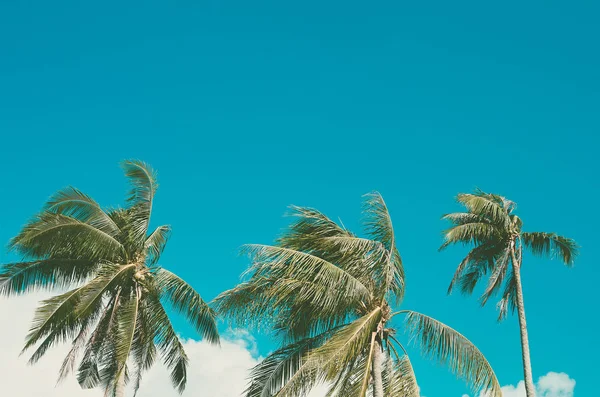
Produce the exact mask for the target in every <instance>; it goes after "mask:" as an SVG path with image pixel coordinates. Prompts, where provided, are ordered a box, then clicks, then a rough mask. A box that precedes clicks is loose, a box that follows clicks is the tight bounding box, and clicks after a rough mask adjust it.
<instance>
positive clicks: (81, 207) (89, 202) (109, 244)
mask: <svg viewBox="0 0 600 397" xmlns="http://www.w3.org/2000/svg"><path fill="white" fill-rule="evenodd" d="M123 169H124V171H125V175H126V176H127V177H128V178H129V181H130V182H131V185H132V190H131V192H130V194H129V197H128V199H127V204H128V205H127V206H126V208H124V209H110V210H105V209H102V208H101V207H100V206H99V205H98V203H96V202H95V201H94V200H93V199H92V198H91V197H89V196H87V195H85V194H84V193H82V192H81V191H79V190H77V189H75V188H73V187H69V188H66V189H63V190H61V191H59V192H58V193H56V194H55V195H54V196H53V197H52V198H50V200H49V201H48V203H47V204H46V206H45V207H44V208H43V210H42V211H41V212H40V213H39V214H38V215H36V216H35V217H34V218H33V219H32V220H31V221H29V223H27V224H26V225H25V226H24V227H23V229H22V231H21V232H20V233H19V234H18V235H17V236H16V237H14V238H13V239H12V241H11V243H10V247H11V248H12V250H13V251H15V252H16V253H18V254H21V255H22V256H23V257H24V261H23V262H19V263H11V264H8V265H5V266H4V268H3V269H2V270H0V293H2V294H4V295H13V294H19V293H24V292H27V291H31V290H36V289H40V288H50V289H62V290H63V291H64V290H65V289H66V288H68V287H71V288H72V289H71V290H69V291H67V292H64V293H61V294H59V295H56V296H54V297H52V298H50V299H48V300H45V301H43V302H42V303H41V305H40V306H39V308H38V309H37V310H36V313H35V317H34V320H33V325H32V327H31V330H30V332H29V334H28V335H27V338H26V342H25V347H24V349H23V351H25V350H27V349H31V348H34V349H35V351H34V353H33V355H32V356H31V359H30V363H35V362H36V361H38V359H40V357H42V356H43V355H44V354H45V353H46V351H47V350H48V349H49V348H50V347H51V346H53V345H55V344H57V343H59V342H63V341H70V342H71V344H72V347H71V350H70V351H69V353H68V354H67V356H66V358H65V359H64V362H63V365H62V367H61V369H60V375H59V379H62V378H64V377H65V376H66V375H68V374H69V373H70V372H71V371H73V370H74V368H75V366H76V363H77V361H78V358H80V360H79V362H78V365H77V380H78V381H79V384H80V385H81V386H82V387H83V388H94V387H97V386H102V387H103V388H104V389H105V391H106V392H105V396H117V397H120V396H123V395H124V392H125V390H124V389H125V384H126V382H128V381H132V382H133V389H134V393H135V392H137V390H138V388H139V384H140V380H141V378H142V374H143V372H144V371H146V370H148V369H149V368H150V367H151V366H152V365H153V363H154V361H155V358H156V356H157V354H160V355H161V357H162V360H163V362H164V363H165V364H166V366H167V367H168V368H169V369H170V370H171V379H172V382H173V385H174V387H175V388H177V389H178V390H179V391H183V389H184V388H185V384H186V381H187V375H186V368H187V364H188V359H187V356H186V353H185V351H184V348H183V345H182V343H181V342H180V341H179V339H178V337H177V334H176V333H175V330H174V329H173V326H172V325H171V322H170V320H169V317H168V316H167V313H166V310H165V307H164V306H163V303H168V304H170V306H171V307H172V308H173V309H174V310H176V311H178V312H180V313H182V314H183V315H184V316H186V317H187V319H188V320H189V321H190V322H191V323H192V324H193V325H194V326H195V328H196V330H197V331H198V332H199V333H200V334H201V335H202V336H203V337H204V338H205V339H207V340H208V341H209V342H212V343H218V341H219V335H218V333H217V328H216V325H215V313H214V311H213V310H212V309H211V308H209V306H208V305H207V304H206V303H205V302H204V301H203V300H202V298H201V297H200V295H198V293H197V292H196V291H195V290H194V289H193V288H192V287H191V286H190V285H188V284H187V283H186V282H185V281H183V280H182V279H181V278H179V277H178V276H176V275H175V274H173V273H171V272H169V271H168V270H165V269H163V268H162V267H161V266H159V265H158V261H159V259H160V256H161V253H162V252H163V250H164V248H165V244H166V243H167V239H168V237H169V234H170V227H169V226H159V227H157V228H156V229H155V230H154V231H153V232H152V233H148V226H149V224H150V215H151V213H152V204H153V198H154V193H155V191H156V188H157V183H156V176H155V174H154V172H153V171H152V169H151V168H150V167H149V166H148V165H146V164H144V163H143V162H140V161H125V162H124V163H123ZM73 287H74V288H73Z"/></svg>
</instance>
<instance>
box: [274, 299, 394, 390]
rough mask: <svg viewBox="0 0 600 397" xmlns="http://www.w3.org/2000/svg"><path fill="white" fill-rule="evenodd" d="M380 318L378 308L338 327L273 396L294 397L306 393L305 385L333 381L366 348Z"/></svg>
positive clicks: (310, 353) (311, 352)
mask: <svg viewBox="0 0 600 397" xmlns="http://www.w3.org/2000/svg"><path fill="white" fill-rule="evenodd" d="M381 315H382V314H381V308H379V307H378V308H376V309H374V310H373V311H371V312H370V313H368V314H366V315H365V316H363V317H361V318H359V319H357V320H355V321H354V322H352V323H350V324H348V325H347V326H345V327H342V328H340V329H339V330H337V331H336V332H335V333H334V334H333V335H332V336H331V337H330V338H329V339H328V340H327V342H325V343H324V344H323V345H322V346H320V347H318V348H316V349H314V350H312V351H310V352H309V353H308V354H307V355H306V361H305V364H303V365H302V367H301V368H300V369H299V370H298V371H297V372H296V373H295V374H294V376H292V377H291V378H290V380H289V381H288V382H287V383H286V384H285V385H284V386H283V387H282V388H281V390H280V391H279V393H278V394H277V396H281V397H292V396H298V395H301V393H302V392H304V391H306V390H307V384H308V385H310V386H311V387H312V385H313V384H314V383H315V382H319V381H334V380H335V379H336V376H337V375H338V374H339V372H340V371H342V370H343V369H344V368H347V367H348V366H349V365H350V364H351V363H352V362H353V361H354V360H355V359H356V357H357V355H359V354H361V353H363V352H364V350H365V349H366V348H367V346H368V345H369V342H370V340H371V333H372V332H373V331H374V330H376V329H377V324H378V323H379V321H380V320H381ZM307 379H308V380H309V381H308V382H307V381H306V380H307ZM308 389H310V388H308Z"/></svg>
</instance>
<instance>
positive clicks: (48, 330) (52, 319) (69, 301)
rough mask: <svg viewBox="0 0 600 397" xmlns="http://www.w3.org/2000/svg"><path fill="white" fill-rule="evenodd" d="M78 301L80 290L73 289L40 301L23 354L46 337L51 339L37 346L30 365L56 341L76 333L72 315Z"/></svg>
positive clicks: (74, 317) (74, 318) (74, 319)
mask: <svg viewBox="0 0 600 397" xmlns="http://www.w3.org/2000/svg"><path fill="white" fill-rule="evenodd" d="M80 300H81V288H75V289H73V290H71V291H68V292H65V293H64V294H61V295H57V296H54V297H52V298H49V299H46V300H44V301H42V303H41V305H40V306H39V307H38V308H37V309H36V311H35V316H34V318H33V322H32V325H31V329H30V330H29V333H28V335H27V337H26V343H25V347H24V348H23V352H24V351H25V350H27V349H29V348H30V347H32V346H34V345H35V344H36V343H37V342H39V341H40V340H41V339H42V338H44V337H46V336H48V335H50V336H53V338H51V339H46V340H45V341H44V342H43V343H42V344H41V345H40V346H38V348H37V350H36V352H35V353H34V355H33V356H32V358H31V359H30V362H31V363H35V362H36V361H37V360H38V359H39V358H41V357H42V355H43V354H44V353H45V352H46V350H47V349H48V348H49V347H50V346H51V345H52V344H53V343H54V342H55V341H56V340H63V339H64V338H66V337H67V336H69V335H70V334H72V333H75V332H76V326H77V324H76V316H75V315H74V313H75V309H76V307H77V305H78V303H79V301H80Z"/></svg>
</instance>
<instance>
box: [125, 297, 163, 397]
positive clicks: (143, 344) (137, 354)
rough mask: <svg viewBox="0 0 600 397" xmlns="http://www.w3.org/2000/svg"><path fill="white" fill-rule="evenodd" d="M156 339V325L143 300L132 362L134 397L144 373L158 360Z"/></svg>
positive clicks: (139, 311) (139, 312) (141, 301)
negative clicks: (133, 368)
mask: <svg viewBox="0 0 600 397" xmlns="http://www.w3.org/2000/svg"><path fill="white" fill-rule="evenodd" d="M155 337H156V330H155V328H154V325H153V324H152V323H151V322H150V318H149V316H148V310H147V304H146V301H145V300H144V299H141V300H140V308H139V310H138V318H137V328H136V331H135V338H134V340H133V352H132V360H131V361H132V362H133V364H134V367H135V373H134V375H133V376H134V379H133V395H134V397H135V396H136V395H137V392H138V390H139V388H140V383H141V381H142V375H143V373H144V371H147V370H149V369H150V368H151V367H152V365H153V364H154V361H155V360H156V354H157V351H156V346H155V345H154V338H155Z"/></svg>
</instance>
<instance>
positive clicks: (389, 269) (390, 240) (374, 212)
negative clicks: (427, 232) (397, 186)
mask: <svg viewBox="0 0 600 397" xmlns="http://www.w3.org/2000/svg"><path fill="white" fill-rule="evenodd" d="M365 197H366V200H365V204H364V213H365V221H364V225H365V228H366V231H367V234H368V235H369V236H370V238H372V239H373V240H376V241H379V242H381V243H382V244H383V245H384V246H385V248H386V249H387V251H388V259H387V261H383V262H382V263H381V264H382V266H381V272H382V274H383V284H382V285H380V286H379V287H378V290H379V291H381V292H383V294H388V293H390V292H391V294H392V295H394V296H395V298H396V303H400V301H401V300H402V298H403V297H404V288H405V282H404V279H405V274H404V266H403V264H402V258H401V257H400V252H399V251H398V249H397V248H396V238H395V234H394V226H393V224H392V218H391V216H390V213H389V210H388V207H387V205H386V203H385V201H384V200H383V197H381V194H379V193H378V192H373V193H370V194H368V195H366V196H365Z"/></svg>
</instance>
